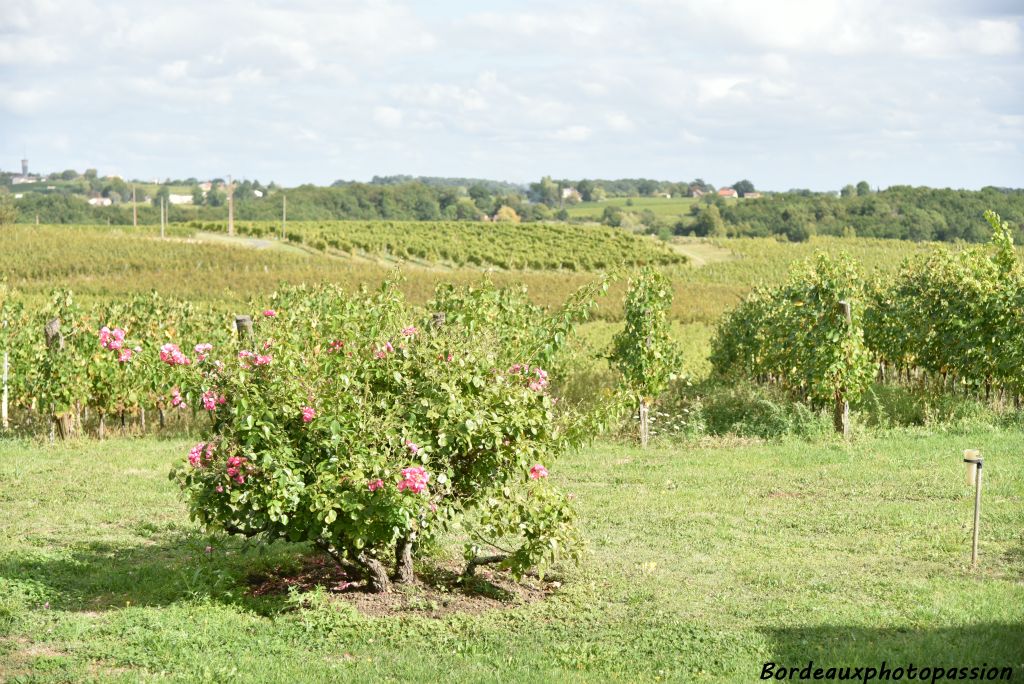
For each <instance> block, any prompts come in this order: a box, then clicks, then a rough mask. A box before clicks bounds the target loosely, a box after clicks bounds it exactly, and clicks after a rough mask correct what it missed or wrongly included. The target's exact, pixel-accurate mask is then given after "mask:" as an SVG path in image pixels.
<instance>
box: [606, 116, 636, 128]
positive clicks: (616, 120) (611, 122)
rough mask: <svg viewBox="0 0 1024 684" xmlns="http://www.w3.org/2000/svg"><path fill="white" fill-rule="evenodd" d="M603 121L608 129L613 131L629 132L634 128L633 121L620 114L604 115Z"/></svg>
mask: <svg viewBox="0 0 1024 684" xmlns="http://www.w3.org/2000/svg"><path fill="white" fill-rule="evenodd" d="M604 120H605V123H607V124H608V128H610V129H612V130H613V131H631V130H633V127H634V126H633V120H632V119H631V118H629V116H628V115H627V114H624V113H622V112H609V113H608V114H606V115H605V117H604Z"/></svg>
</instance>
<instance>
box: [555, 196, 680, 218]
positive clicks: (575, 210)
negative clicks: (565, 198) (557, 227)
mask: <svg viewBox="0 0 1024 684" xmlns="http://www.w3.org/2000/svg"><path fill="white" fill-rule="evenodd" d="M698 201H699V200H696V199H694V198H692V197H671V198H668V197H611V198H609V199H606V200H604V201H603V202H580V203H579V204H573V205H570V206H567V207H566V208H565V210H566V211H567V212H568V213H569V216H570V217H572V218H580V217H589V218H594V219H600V218H601V215H602V214H604V208H605V207H622V208H623V209H625V210H626V211H635V212H638V213H639V212H641V211H643V210H645V209H650V210H651V211H653V212H654V213H655V214H656V215H657V216H684V215H689V213H690V207H692V206H693V205H694V204H695V203H696V202H698Z"/></svg>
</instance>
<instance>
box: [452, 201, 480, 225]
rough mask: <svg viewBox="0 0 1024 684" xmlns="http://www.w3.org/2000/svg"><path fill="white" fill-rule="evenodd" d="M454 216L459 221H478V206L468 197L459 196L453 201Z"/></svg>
mask: <svg viewBox="0 0 1024 684" xmlns="http://www.w3.org/2000/svg"><path fill="white" fill-rule="evenodd" d="M455 218H456V219H457V220H459V221H478V220H479V219H480V208H479V207H478V206H477V205H476V203H475V202H474V201H473V200H471V199H470V198H468V197H460V198H459V199H458V201H456V202H455Z"/></svg>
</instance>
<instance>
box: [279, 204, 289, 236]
mask: <svg viewBox="0 0 1024 684" xmlns="http://www.w3.org/2000/svg"><path fill="white" fill-rule="evenodd" d="M287 223H288V195H285V194H283V193H282V194H281V239H282V240H284V230H285V225H286V224H287Z"/></svg>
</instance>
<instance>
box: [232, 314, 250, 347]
mask: <svg viewBox="0 0 1024 684" xmlns="http://www.w3.org/2000/svg"><path fill="white" fill-rule="evenodd" d="M235 330H236V331H238V339H239V341H243V342H244V341H247V340H251V339H252V318H251V317H249V316H235Z"/></svg>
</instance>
